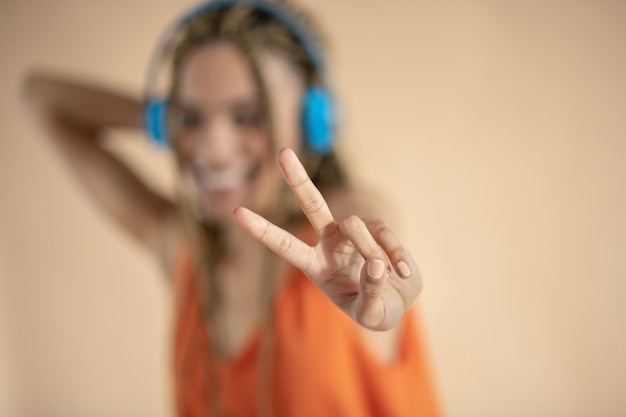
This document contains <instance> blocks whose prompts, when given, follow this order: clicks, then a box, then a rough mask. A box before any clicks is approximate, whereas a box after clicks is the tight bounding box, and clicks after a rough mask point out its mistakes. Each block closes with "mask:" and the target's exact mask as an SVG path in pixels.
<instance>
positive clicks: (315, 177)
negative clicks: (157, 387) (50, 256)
mask: <svg viewBox="0 0 626 417" xmlns="http://www.w3.org/2000/svg"><path fill="white" fill-rule="evenodd" d="M280 4H281V6H282V7H285V8H288V9H289V11H290V12H291V13H292V14H294V15H296V16H297V17H298V19H300V20H301V21H302V23H303V24H305V25H306V26H308V28H309V30H310V31H312V32H313V33H315V34H316V35H318V37H319V30H318V28H317V26H316V25H315V23H314V22H313V21H312V19H311V18H310V17H309V16H308V15H307V14H306V13H304V12H303V11H302V10H300V9H297V8H296V7H295V6H294V5H292V4H290V3H288V2H286V1H280ZM320 39H321V37H320ZM215 41H226V42H230V43H232V44H233V45H234V46H236V47H237V48H239V50H240V51H241V52H242V53H243V54H244V56H245V57H246V59H247V60H248V62H249V64H250V66H251V69H252V74H253V77H254V79H255V82H256V84H257V86H258V88H259V92H260V98H261V106H262V108H263V111H264V114H265V115H266V118H267V122H268V123H267V124H266V125H267V129H268V133H269V137H270V138H271V139H272V140H271V142H272V143H271V144H270V146H271V148H272V149H274V150H276V149H275V143H274V142H275V141H274V140H273V138H274V134H273V127H272V123H271V120H272V118H271V115H272V108H271V100H270V99H269V96H268V91H267V88H266V86H265V83H264V81H263V76H262V73H261V71H260V65H259V54H260V52H262V51H271V52H275V53H278V54H279V55H280V56H281V57H283V58H284V59H286V60H287V61H288V62H289V63H290V64H291V65H292V66H293V67H294V68H296V70H297V71H298V72H299V73H300V74H301V76H302V77H303V79H304V81H305V82H306V83H307V84H313V83H316V82H318V81H319V80H320V76H321V74H318V73H317V72H316V69H315V66H314V65H313V62H312V61H311V58H310V57H309V55H308V53H307V51H306V49H305V48H304V47H303V46H302V45H301V44H300V43H299V42H298V40H297V39H296V37H295V36H294V35H293V34H292V33H291V31H290V29H289V28H288V27H287V26H285V24H283V23H281V22H280V21H278V20H276V19H275V18H274V17H272V16H271V15H269V14H267V13H265V12H262V11H259V10H256V9H254V8H253V7H249V6H245V5H236V6H233V7H229V8H220V9H214V10H211V11H209V12H207V13H203V14H200V15H198V16H196V17H195V18H193V19H192V20H191V21H190V22H188V24H187V25H186V27H185V28H184V32H183V35H182V38H181V40H180V42H179V43H178V44H177V46H176V49H175V50H174V55H173V59H172V71H171V73H172V77H173V80H172V83H171V86H172V87H171V89H170V93H169V95H170V101H175V97H176V94H177V86H178V79H179V76H180V73H181V67H182V65H183V63H184V60H185V58H186V57H187V56H189V54H190V53H191V52H192V51H194V50H196V49H197V48H199V47H201V46H204V45H207V44H209V43H211V42H215ZM172 138H173V140H174V143H176V136H175V135H172ZM299 157H300V159H301V161H302V163H303V165H304V166H305V168H306V169H307V171H308V172H309V175H310V176H311V179H312V181H313V183H314V184H315V185H316V186H317V187H318V188H319V189H320V190H322V191H323V192H324V191H333V190H337V189H341V188H344V187H346V186H347V184H348V180H347V177H346V174H345V172H344V170H343V168H342V167H341V165H340V163H339V160H338V158H337V156H336V154H335V153H334V152H331V153H330V154H327V155H318V154H316V153H314V152H313V151H312V150H310V149H308V148H307V147H304V146H303V147H302V149H301V152H300V155H299ZM179 162H180V161H179ZM288 197H289V195H288V189H287V188H286V187H283V189H282V192H280V193H279V194H278V195H277V199H278V201H277V203H278V204H276V205H275V206H276V207H277V211H276V212H275V213H273V216H272V220H273V221H274V222H275V223H277V224H278V225H279V226H281V227H283V228H290V226H294V225H296V224H298V223H299V222H301V221H302V220H303V219H304V217H303V216H302V214H301V213H289V212H286V210H285V209H284V207H288V206H289V204H287V201H288V200H287V198H288ZM179 200H180V208H181V214H182V217H183V219H184V220H185V224H186V228H187V231H188V234H189V237H190V240H191V242H192V243H193V244H194V246H195V258H196V259H195V261H196V269H197V271H198V273H197V277H198V280H199V282H198V288H200V289H201V292H202V294H201V295H202V304H203V312H204V315H205V319H206V320H207V322H208V324H209V326H210V328H211V336H210V339H211V340H210V343H209V345H210V349H211V355H210V356H211V361H214V360H215V359H216V357H217V356H218V355H219V352H220V350H221V348H220V346H219V336H220V331H223V328H222V323H221V321H220V319H219V317H218V314H217V307H218V305H219V303H220V296H219V291H218V285H217V269H218V268H217V266H218V265H219V262H220V259H221V257H222V256H223V255H224V248H223V243H222V242H221V237H222V235H223V233H222V230H221V229H220V226H219V225H218V224H207V223H206V222H204V221H203V220H202V219H201V218H200V216H198V215H197V214H196V213H195V210H194V204H193V201H191V199H190V197H189V196H188V195H187V194H186V193H185V191H184V187H180V189H179ZM281 210H282V211H281ZM265 259H266V262H265V265H264V268H263V274H264V279H265V280H266V282H265V283H264V285H263V288H265V289H266V292H267V293H266V294H263V298H264V299H263V300H262V302H263V307H264V311H265V314H264V317H263V322H264V328H263V330H264V331H263V337H262V340H261V349H260V353H259V355H260V356H259V358H258V364H259V370H258V375H259V379H260V380H259V383H258V384H257V392H256V396H257V408H258V412H259V414H260V415H272V414H273V413H272V404H271V398H272V392H271V388H272V383H271V380H272V369H273V353H274V349H273V339H274V328H273V322H274V320H273V317H272V314H271V312H272V304H273V295H274V293H275V289H276V288H275V287H276V279H275V276H276V257H275V256H274V255H273V254H271V253H269V251H268V253H267V255H266V256H265ZM222 334H223V333H222ZM210 368H211V369H210V370H209V376H210V378H211V380H210V381H209V386H210V387H209V392H208V393H207V395H208V399H209V408H210V410H211V411H212V414H213V415H220V414H221V410H220V404H219V381H217V377H216V372H215V366H213V365H210Z"/></svg>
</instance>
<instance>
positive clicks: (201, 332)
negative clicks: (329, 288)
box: [173, 251, 439, 417]
mask: <svg viewBox="0 0 626 417" xmlns="http://www.w3.org/2000/svg"><path fill="white" fill-rule="evenodd" d="M174 280H175V285H174V288H175V297H176V318H175V326H176V327H175V340H174V364H173V365H174V391H175V392H174V394H175V400H176V409H177V413H178V416H179V417H207V416H210V415H211V410H212V407H211V406H210V404H209V398H210V394H209V393H210V392H211V386H210V384H211V383H214V381H211V380H210V379H211V378H210V376H213V377H214V378H216V379H217V384H218V388H219V389H218V390H217V391H216V392H217V393H218V394H217V398H218V401H219V406H218V407H219V409H220V410H221V412H220V414H221V415H222V416H247V417H249V416H257V415H258V411H257V408H258V401H257V397H256V396H257V393H258V388H260V387H259V382H260V380H259V375H258V372H259V370H258V366H257V362H258V360H257V359H258V353H259V350H260V348H261V332H260V330H258V331H255V332H254V334H253V335H252V336H251V338H250V339H249V340H248V343H247V345H246V347H245V348H244V349H243V351H242V352H241V353H240V354H239V355H238V356H236V357H234V358H231V359H228V360H224V361H215V360H212V359H211V358H210V354H209V352H210V351H209V334H208V333H209V329H208V326H207V325H206V323H205V320H204V318H203V314H202V310H201V305H200V297H199V293H198V290H197V286H196V280H195V278H194V268H193V260H192V257H191V254H190V252H189V251H183V252H182V253H181V256H180V258H179V259H178V262H177V265H176V270H175V276H174ZM274 313H275V314H274V320H275V322H274V333H275V334H274V336H273V337H274V340H273V348H272V355H273V356H272V362H271V363H272V365H273V368H272V373H271V379H272V380H271V381H268V382H267V383H271V384H272V385H271V390H270V392H271V393H272V401H271V408H272V411H273V415H274V416H276V417H287V416H298V417H300V416H301V417H307V416H311V417H321V416H324V417H335V416H336V417H343V416H359V417H364V416H406V417H420V416H423V417H434V416H438V415H439V412H438V409H437V403H436V401H435V395H434V390H433V386H432V383H431V380H430V378H429V373H428V369H427V362H426V360H425V354H424V351H423V350H422V346H421V342H420V339H419V331H418V328H417V320H416V319H415V316H414V314H412V313H413V312H411V313H407V314H406V315H405V317H404V319H403V321H402V323H401V324H400V325H401V326H402V332H401V340H400V345H399V348H400V352H399V357H398V360H397V361H396V362H395V363H393V364H385V363H382V362H381V361H379V360H378V359H377V358H376V357H375V356H373V354H372V353H371V352H370V351H369V350H368V347H367V346H366V345H365V344H364V343H363V342H362V340H361V338H360V336H359V334H358V330H357V328H356V326H355V324H354V322H352V320H351V319H350V318H349V317H348V316H347V315H346V314H345V313H343V312H342V311H341V310H339V309H338V308H337V307H336V306H335V305H334V304H332V302H331V301H329V300H328V299H327V298H326V296H325V295H324V294H323V293H322V292H321V291H319V289H317V287H315V285H314V284H313V283H311V282H310V281H309V279H308V278H307V277H306V276H304V274H302V272H300V271H299V270H297V269H295V268H291V269H290V272H289V277H288V279H287V280H286V281H285V282H284V284H283V287H282V288H281V290H280V292H279V294H278V296H277V298H276V305H275V312H274ZM211 366H215V368H214V369H213V368H210V367H211ZM262 383H263V384H264V383H265V382H262ZM261 388H263V387H261Z"/></svg>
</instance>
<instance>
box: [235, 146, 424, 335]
mask: <svg viewBox="0 0 626 417" xmlns="http://www.w3.org/2000/svg"><path fill="white" fill-rule="evenodd" d="M278 163H279V165H280V168H281V170H282V172H283V176H284V177H285V180H286V181H287V183H288V184H289V187H290V188H291V190H292V191H293V193H294V195H295V196H296V199H297V200H298V202H299V204H300V206H301V207H302V210H303V211H304V214H305V215H306V217H307V218H308V219H309V222H310V223H311V225H312V226H313V229H314V230H315V232H316V234H317V237H318V243H317V244H316V245H315V246H313V247H311V246H309V245H307V244H306V243H304V242H302V241H301V240H300V239H298V238H296V237H295V236H293V235H292V234H290V233H289V232H287V231H285V230H283V229H281V228H280V227H278V226H276V225H274V224H272V223H270V222H269V221H267V220H266V219H264V218H263V217H261V216H259V215H258V214H256V213H254V212H252V211H250V210H248V209H246V208H242V207H238V208H236V209H235V210H234V211H233V216H234V218H235V220H236V222H237V223H238V224H239V225H240V226H241V227H242V228H243V229H244V230H246V231H247V232H248V233H249V234H250V235H252V237H254V238H255V239H257V240H259V241H260V242H261V243H263V244H264V245H265V246H267V247H268V248H269V249H271V250H272V251H274V252H275V253H276V254H277V255H279V256H280V257H282V258H283V259H284V260H286V261H287V262H289V263H291V264H292V265H294V266H295V267H297V268H299V269H300V270H302V272H304V274H306V276H307V277H309V279H310V280H311V281H313V283H314V284H315V285H317V287H318V288H319V289H320V290H322V292H324V294H326V296H327V297H328V298H330V299H331V300H332V301H333V302H334V303H335V304H336V305H337V306H338V307H339V308H341V309H342V310H343V311H344V312H346V313H347V314H348V315H349V316H350V317H352V318H353V319H354V320H355V321H356V322H357V323H359V324H360V325H362V326H364V327H366V328H368V329H371V330H389V329H391V328H393V327H395V326H396V325H397V324H398V323H399V321H400V319H401V318H402V315H403V314H404V312H405V311H406V310H407V309H409V308H410V307H411V305H412V304H413V301H415V299H416V298H417V296H418V295H419V293H420V291H421V288H422V281H421V277H420V274H419V271H418V269H417V266H416V265H415V262H414V261H413V259H412V257H411V255H410V254H409V252H408V251H407V250H406V248H405V247H404V246H402V244H401V242H400V240H399V239H398V237H397V236H396V234H395V233H394V232H393V231H392V230H391V229H390V228H389V227H388V226H387V225H386V224H385V223H384V222H383V221H382V220H379V219H361V218H359V217H357V216H349V217H347V218H345V219H343V220H341V221H340V222H338V223H337V222H336V221H335V219H334V218H333V215H332V213H331V212H330V209H329V208H328V205H327V204H326V201H325V200H324V198H323V197H322V194H321V193H320V192H319V190H318V189H317V188H316V187H315V185H313V182H312V181H311V179H310V178H309V176H308V175H307V173H306V171H305V170H304V167H303V166H302V164H301V163H300V161H299V160H298V158H297V156H296V154H295V153H294V152H293V151H292V150H291V149H282V150H281V151H280V152H279V154H278Z"/></svg>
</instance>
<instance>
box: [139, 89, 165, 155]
mask: <svg viewBox="0 0 626 417" xmlns="http://www.w3.org/2000/svg"><path fill="white" fill-rule="evenodd" d="M166 118H167V101H165V100H162V99H156V98H151V99H148V100H147V101H146V106H145V110H144V124H145V128H146V132H147V133H148V136H149V137H150V139H151V140H152V143H154V144H155V145H157V146H160V147H165V146H169V144H170V141H169V139H168V137H167V123H166V120H167V119H166Z"/></svg>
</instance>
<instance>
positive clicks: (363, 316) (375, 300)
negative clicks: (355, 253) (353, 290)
mask: <svg viewBox="0 0 626 417" xmlns="http://www.w3.org/2000/svg"><path fill="white" fill-rule="evenodd" d="M388 277H389V272H388V270H387V266H386V263H385V261H383V260H382V259H381V258H372V259H368V260H367V261H366V262H365V264H363V268H361V279H360V282H359V296H358V299H357V309H356V317H355V319H356V321H357V322H358V323H359V324H361V325H362V326H365V327H367V328H369V329H376V328H377V327H378V326H379V325H381V324H382V323H383V321H384V319H385V308H384V304H383V302H382V299H381V296H382V292H383V287H384V285H385V282H386V281H387V278H388Z"/></svg>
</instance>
